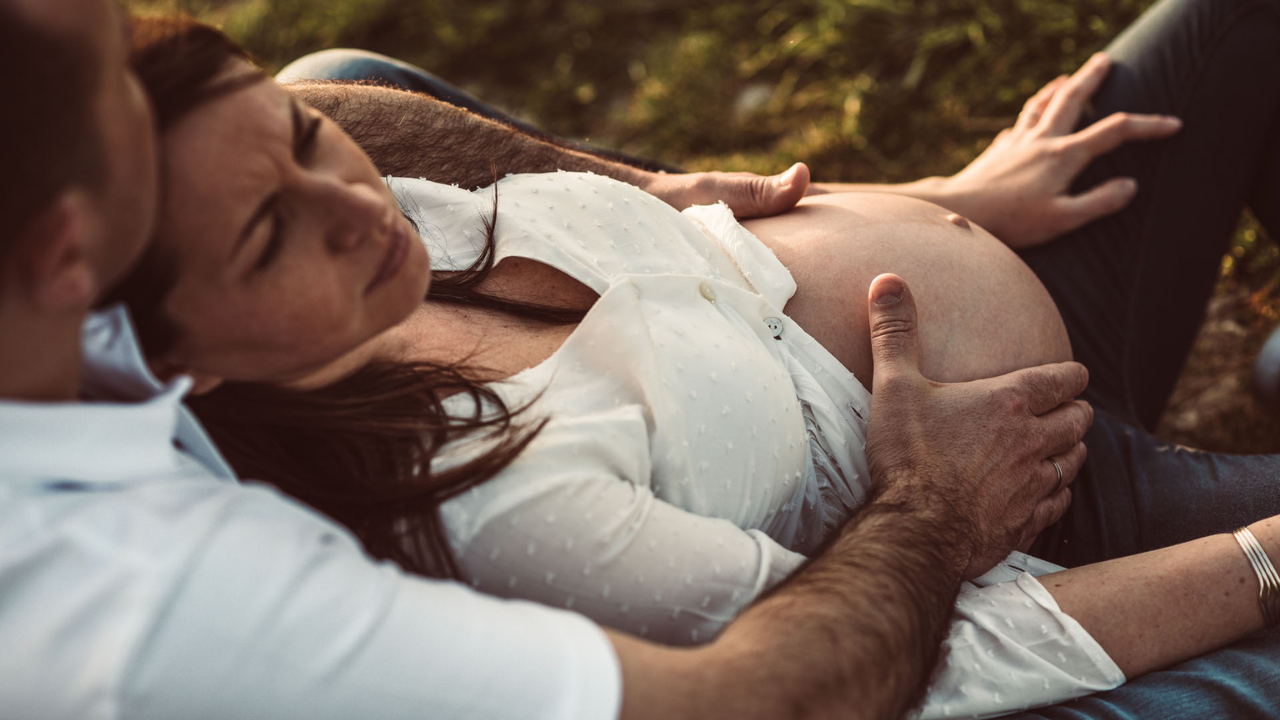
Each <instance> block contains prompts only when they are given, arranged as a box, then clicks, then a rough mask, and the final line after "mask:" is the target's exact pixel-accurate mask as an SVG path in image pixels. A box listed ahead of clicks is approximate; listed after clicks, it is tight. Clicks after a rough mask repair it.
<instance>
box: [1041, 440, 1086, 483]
mask: <svg viewBox="0 0 1280 720" xmlns="http://www.w3.org/2000/svg"><path fill="white" fill-rule="evenodd" d="M1088 457H1089V452H1088V449H1087V448H1086V447H1085V444H1084V443H1083V442H1077V443H1076V444H1075V446H1073V447H1072V448H1071V449H1070V450H1068V451H1066V452H1064V453H1059V454H1057V455H1050V456H1049V458H1048V459H1049V460H1050V463H1049V469H1050V471H1051V472H1052V473H1053V481H1054V483H1055V487H1054V491H1055V492H1057V491H1058V490H1061V489H1062V488H1065V487H1070V486H1071V483H1073V482H1075V481H1076V475H1079V474H1080V468H1082V467H1084V461H1085V459H1086V458H1088ZM1055 462H1056V463H1058V467H1059V468H1062V479H1061V480H1059V479H1058V470H1057V468H1055V467H1054V466H1053V463H1055Z"/></svg>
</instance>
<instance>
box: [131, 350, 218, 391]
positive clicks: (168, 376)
mask: <svg viewBox="0 0 1280 720" xmlns="http://www.w3.org/2000/svg"><path fill="white" fill-rule="evenodd" d="M147 365H149V366H151V374H152V375H155V376H156V379H158V380H160V381H161V382H166V383H167V382H169V381H170V380H172V379H174V378H175V377H178V376H179V375H186V376H188V377H190V378H191V379H192V380H193V381H194V383H193V384H192V386H191V394H192V395H203V394H205V393H207V392H209V391H211V390H213V389H214V388H216V387H218V386H219V385H221V384H222V378H221V377H219V376H217V375H211V374H209V373H204V372H199V371H197V370H192V369H191V368H189V367H187V365H186V363H182V362H179V361H177V360H174V359H172V358H156V359H152V360H148V361H147Z"/></svg>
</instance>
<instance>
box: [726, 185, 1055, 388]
mask: <svg viewBox="0 0 1280 720" xmlns="http://www.w3.org/2000/svg"><path fill="white" fill-rule="evenodd" d="M744 224H745V225H746V227H747V229H749V230H751V231H752V232H753V233H755V234H756V235H757V236H758V237H759V238H760V239H761V240H762V241H764V243H765V244H766V245H768V246H769V247H770V248H771V249H772V250H773V251H774V253H775V254H776V255H777V256H778V259H779V260H781V261H782V263H783V264H784V265H786V266H787V268H788V269H789V270H790V271H791V274H792V276H793V277H794V278H795V280H796V285H797V286H798V290H797V291H796V294H795V296H793V297H792V298H791V300H790V301H789V302H788V303H787V305H786V307H785V308H784V311H785V312H786V313H787V315H789V316H790V317H791V318H792V319H794V320H795V321H796V322H797V323H799V324H800V326H801V327H803V328H804V329H805V330H806V331H807V332H808V333H809V334H811V335H813V336H814V338H815V339H816V340H818V342H820V343H822V345H823V347H825V348H827V350H829V351H831V353H832V354H833V355H835V356H836V358H837V359H839V360H840V361H841V362H842V363H843V364H844V365H845V367H847V368H849V369H850V370H851V371H852V372H853V373H854V375H855V376H856V377H858V379H859V380H861V381H862V383H863V384H864V385H866V386H867V387H870V386H871V376H872V363H871V340H870V337H869V335H868V334H867V333H866V332H865V331H864V329H865V328H866V327H867V314H866V310H867V308H866V304H865V303H862V302H860V299H861V298H862V297H863V296H864V295H865V294H866V292H867V288H868V287H869V286H870V284H871V280H872V279H873V278H875V277H876V276H877V275H879V274H881V273H884V272H889V271H892V272H894V273H896V274H897V275H900V276H901V277H902V278H903V279H905V280H906V281H907V282H909V283H911V287H912V289H913V291H914V292H915V294H916V297H917V298H918V299H919V302H920V347H921V371H922V372H923V373H924V375H925V377H928V378H930V379H933V380H936V381H938V382H960V381H964V380H974V379H977V378H984V377H992V376H994V375H1000V374H1003V373H1006V372H1010V371H1013V370H1016V369H1018V368H1024V367H1031V366H1034V365H1043V364H1046V363H1051V362H1061V361H1064V360H1070V359H1071V346H1070V343H1069V342H1068V341H1067V332H1066V328H1065V326H1063V324H1062V318H1061V316H1060V315H1059V314H1058V310H1057V308H1056V307H1055V306H1054V304H1053V300H1052V299H1051V298H1050V297H1049V293H1048V292H1047V291H1046V290H1045V289H1044V286H1043V285H1041V284H1040V281H1039V280H1038V279H1037V278H1036V276H1035V274H1034V273H1032V272H1031V270H1030V269H1029V268H1028V267H1027V266H1026V264H1025V263H1023V262H1022V261H1021V260H1020V259H1018V257H1017V256H1016V255H1014V254H1013V252H1012V251H1010V250H1009V249H1008V248H1007V247H1006V246H1005V245H1004V244H1002V243H1001V242H1000V241H999V240H997V239H996V238H995V237H994V236H992V235H991V234H990V233H988V232H987V231H986V230H984V229H982V228H981V227H979V226H978V225H977V224H976V223H970V222H968V221H967V220H965V219H964V218H962V217H960V216H958V215H953V214H951V213H948V212H947V210H945V209H944V208H941V207H938V206H937V205H933V204H931V203H927V202H924V201H921V200H915V199H912V198H906V197H901V196H897V195H884V194H870V193H840V194H831V195H818V196H814V197H809V198H805V199H804V200H803V201H801V203H800V204H799V206H797V207H796V209H795V210H793V211H791V212H789V213H786V214H785V215H778V216H776V217H770V218H760V219H757V220H749V221H746V222H745V223H744ZM851 329H853V330H852V331H851Z"/></svg>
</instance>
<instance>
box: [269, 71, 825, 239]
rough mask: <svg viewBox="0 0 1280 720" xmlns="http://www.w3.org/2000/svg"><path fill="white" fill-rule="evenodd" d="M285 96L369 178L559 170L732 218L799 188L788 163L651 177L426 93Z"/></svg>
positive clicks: (345, 86)
mask: <svg viewBox="0 0 1280 720" xmlns="http://www.w3.org/2000/svg"><path fill="white" fill-rule="evenodd" d="M285 88H286V89H288V90H289V91H290V92H291V93H293V94H294V95H296V96H297V97H298V98H300V99H301V100H303V101H304V102H306V103H307V104H309V105H311V106H312V107H314V108H315V109H317V110H319V111H320V112H322V113H324V114H325V115H327V116H329V118H331V119H332V120H333V121H334V122H335V123H337V124H338V126H339V127H341V128H342V129H343V130H345V131H346V132H347V134H349V135H351V137H352V138H354V139H355V141H356V143H357V144H359V145H360V147H362V148H364V151H365V152H366V153H368V154H369V157H370V158H372V159H373V162H374V164H375V165H377V166H378V169H379V171H381V172H382V173H383V174H384V175H392V176H396V177H421V178H426V179H427V180H431V181H433V182H439V183H456V184H458V185H460V186H462V187H465V188H469V189H470V188H477V187H483V186H485V185H488V184H490V183H492V182H493V180H494V173H495V172H496V173H497V175H498V176H499V177H500V176H502V175H505V174H507V173H537V172H553V171H555V170H568V171H575V172H594V173H596V174H599V175H607V176H609V177H612V178H614V179H616V180H621V181H623V182H628V183H631V184H632V185H635V186H637V187H639V188H641V189H642V190H645V191H646V192H649V193H650V194H652V195H655V196H657V197H659V198H661V199H662V200H663V201H665V202H667V203H668V204H670V205H672V206H673V207H675V208H676V209H679V210H682V209H684V208H686V207H688V206H690V205H696V204H710V203H715V202H717V201H720V200H723V201H724V202H725V203H727V204H728V205H729V207H731V208H733V211H734V214H735V215H737V216H738V217H743V218H746V217H760V216H765V215H775V214H777V213H780V212H785V211H786V210H789V209H791V208H792V207H794V206H795V204H796V202H797V201H799V200H800V198H801V197H803V196H804V193H805V191H806V190H807V189H808V187H809V170H808V168H807V167H805V166H804V165H803V164H796V165H795V166H793V167H792V168H790V169H789V170H788V171H787V172H784V173H781V174H779V175H773V176H770V177H763V176H759V175H752V174H749V173H720V172H705V173H678V174H667V173H655V172H648V171H646V170H642V169H640V168H637V167H633V166H631V165H626V164H624V163H620V162H614V161H612V160H608V159H606V158H603V157H599V156H597V155H592V154H591V153H588V152H583V151H581V150H578V149H575V148H571V147H568V146H565V145H563V144H560V143H557V142H556V141H554V140H552V139H549V138H542V137H535V136H533V135H530V134H528V133H526V132H524V131H522V130H520V129H518V128H514V127H511V126H509V125H504V124H502V123H499V122H494V121H493V120H489V119H488V118H484V117H481V116H479V115H476V114H474V113H471V112H469V111H467V110H463V109H462V108H458V107H455V106H453V105H450V104H448V103H445V102H441V101H440V100H437V99H435V98H433V97H431V96H429V95H423V94H420V93H412V92H407V91H404V90H397V89H393V88H387V87H381V86H376V85H359V84H351V83H334V82H316V81H309V82H299V83H292V84H289V85H286V86H285Z"/></svg>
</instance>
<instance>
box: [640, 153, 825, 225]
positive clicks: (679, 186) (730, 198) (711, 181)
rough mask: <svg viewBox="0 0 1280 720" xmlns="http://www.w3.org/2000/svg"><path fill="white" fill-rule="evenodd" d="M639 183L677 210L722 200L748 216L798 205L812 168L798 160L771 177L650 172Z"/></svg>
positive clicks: (734, 212) (737, 211)
mask: <svg viewBox="0 0 1280 720" xmlns="http://www.w3.org/2000/svg"><path fill="white" fill-rule="evenodd" d="M636 184H637V185H639V186H640V188H641V189H642V190H644V191H645V192H648V193H649V194H650V195H654V196H657V197H658V198H659V199H661V200H662V201H664V202H666V203H667V204H668V205H671V206H672V207H674V208H675V209H677V210H683V209H685V208H687V207H689V206H690V205H710V204H712V203H715V202H718V201H720V200H723V201H724V202H725V204H726V205H728V206H729V208H730V209H732V210H733V214H734V215H735V216H736V217H738V218H739V219H745V218H753V217H765V216H767V215H777V214H779V213H784V212H786V211H788V210H790V209H791V208H793V207H795V205H796V203H797V202H799V201H800V198H802V197H804V194H805V191H806V190H808V189H809V168H808V167H807V166H806V165H805V164H804V163H796V164H795V165H792V166H791V167H790V168H789V169H788V170H787V171H786V172H783V173H780V174H778V175H771V176H769V177H765V176H763V175H755V174H752V173H742V172H735V173H726V172H701V173H687V174H667V173H649V174H647V175H645V176H644V177H643V178H640V179H639V181H638V182H637V183H636Z"/></svg>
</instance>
